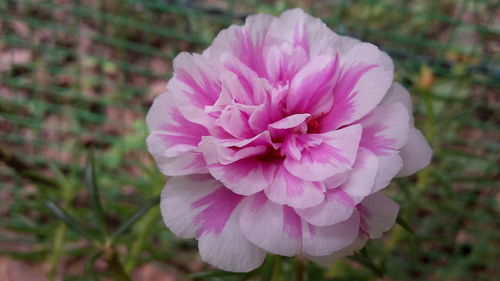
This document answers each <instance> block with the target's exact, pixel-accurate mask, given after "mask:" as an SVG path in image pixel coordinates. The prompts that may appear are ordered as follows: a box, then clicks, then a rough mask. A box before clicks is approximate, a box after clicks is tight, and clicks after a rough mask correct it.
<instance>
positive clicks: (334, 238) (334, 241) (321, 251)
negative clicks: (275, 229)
mask: <svg viewBox="0 0 500 281" xmlns="http://www.w3.org/2000/svg"><path fill="white" fill-rule="evenodd" d="M359 222H360V220H359V214H358V212H354V213H353V214H352V216H351V217H350V218H349V219H348V220H346V221H344V222H341V223H337V224H334V225H329V226H324V227H317V226H313V225H310V224H307V223H305V226H304V234H303V241H302V249H303V251H304V252H305V253H306V254H309V255H312V256H324V255H329V254H331V253H332V252H335V251H338V250H340V249H342V248H345V247H347V246H348V245H350V244H351V243H352V242H354V240H355V239H356V238H357V237H358V231H359Z"/></svg>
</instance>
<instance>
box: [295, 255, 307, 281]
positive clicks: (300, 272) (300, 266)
mask: <svg viewBox="0 0 500 281" xmlns="http://www.w3.org/2000/svg"><path fill="white" fill-rule="evenodd" d="M296 261H297V265H296V267H297V271H296V278H295V280H296V281H303V280H304V267H305V263H306V262H307V261H305V260H304V258H302V256H297V257H296Z"/></svg>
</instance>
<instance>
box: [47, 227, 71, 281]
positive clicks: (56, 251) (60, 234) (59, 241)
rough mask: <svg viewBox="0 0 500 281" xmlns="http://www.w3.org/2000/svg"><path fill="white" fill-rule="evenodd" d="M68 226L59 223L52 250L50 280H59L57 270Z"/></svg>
mask: <svg viewBox="0 0 500 281" xmlns="http://www.w3.org/2000/svg"><path fill="white" fill-rule="evenodd" d="M66 229H67V228H66V225H65V224H64V223H63V222H59V223H58V226H57V230H56V235H55V238H54V245H53V248H52V254H51V256H50V273H49V278H48V279H49V280H50V281H54V280H56V278H57V269H58V267H59V263H60V260H61V256H62V248H63V245H64V236H65V235H66Z"/></svg>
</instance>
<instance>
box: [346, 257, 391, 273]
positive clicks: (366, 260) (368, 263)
mask: <svg viewBox="0 0 500 281" xmlns="http://www.w3.org/2000/svg"><path fill="white" fill-rule="evenodd" d="M349 259H351V260H354V261H357V262H359V263H360V264H362V265H363V266H365V267H366V268H368V269H370V270H371V271H372V272H373V273H375V275H377V276H378V277H380V278H382V277H384V271H383V269H382V268H380V267H379V266H377V265H376V264H375V263H373V261H372V260H370V259H369V258H367V257H364V256H363V255H362V254H359V253H355V254H354V255H352V256H350V257H349Z"/></svg>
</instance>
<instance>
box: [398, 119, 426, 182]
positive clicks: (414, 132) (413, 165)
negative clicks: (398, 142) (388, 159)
mask: <svg viewBox="0 0 500 281" xmlns="http://www.w3.org/2000/svg"><path fill="white" fill-rule="evenodd" d="M400 155H401V158H402V159H403V168H402V169H401V170H400V171H399V173H398V174H397V176H398V177H406V176H410V175H413V174H414V173H416V172H417V171H419V170H421V169H423V168H425V167H427V166H428V165H429V164H430V163H431V158H432V149H431V147H430V146H429V144H428V143H427V141H426V140H425V137H424V135H423V134H422V132H420V131H419V130H418V129H416V128H412V129H411V130H410V136H409V137H408V143H407V144H406V145H405V146H404V147H403V148H402V149H401V152H400Z"/></svg>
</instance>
